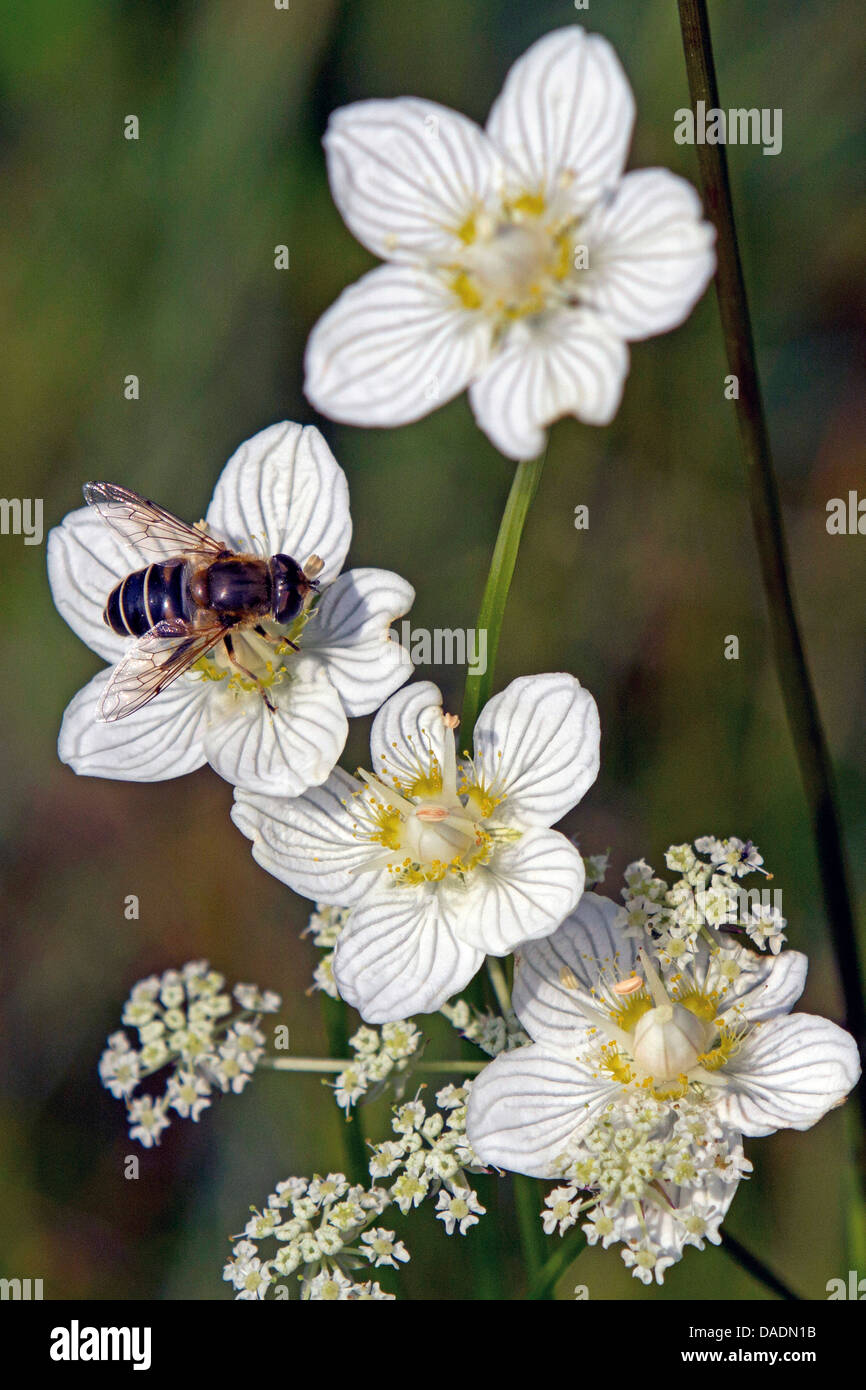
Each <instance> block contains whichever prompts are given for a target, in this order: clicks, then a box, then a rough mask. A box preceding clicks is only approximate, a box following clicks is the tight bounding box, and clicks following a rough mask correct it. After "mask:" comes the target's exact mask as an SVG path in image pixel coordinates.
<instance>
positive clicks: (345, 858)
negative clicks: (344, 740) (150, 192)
mask: <svg viewBox="0 0 866 1390" xmlns="http://www.w3.org/2000/svg"><path fill="white" fill-rule="evenodd" d="M360 786H361V784H360V782H356V781H355V779H354V777H349V776H348V774H347V773H345V772H343V771H342V769H341V768H339V767H338V768H335V769H334V771H333V772H332V773H331V776H330V777H329V778H328V780H327V782H325V783H323V785H322V786H320V787H310V789H309V790H308V791H307V792H305V793H304V795H303V796H301V797H295V798H291V799H289V798H285V797H274V796H261V795H259V794H257V793H252V792H246V791H242V790H236V791H235V804H234V807H233V808H232V820H233V821H234V823H235V825H236V826H237V827H238V829H239V830H241V831H242V832H243V834H244V835H246V836H247V837H248V839H250V840H252V841H253V858H254V859H255V860H256V863H258V864H261V866H262V868H263V869H267V871H268V873H271V874H273V875H274V877H275V878H278V879H279V880H280V882H281V883H287V884H288V886H289V887H290V888H293V889H294V891H295V892H296V893H300V894H302V895H303V897H305V898H312V900H313V901H314V902H321V903H327V904H329V905H330V906H337V907H351V906H352V904H353V903H355V902H357V901H358V899H359V898H361V897H363V896H364V895H365V893H368V892H369V891H370V890H371V887H374V886H375V884H376V879H377V878H379V877H381V874H380V871H379V870H375V871H373V872H372V873H370V872H367V873H365V872H364V871H363V866H364V864H365V863H366V862H367V861H368V860H369V858H370V846H369V845H368V844H362V843H360V842H359V841H358V840H356V839H355V838H354V834H353V827H354V823H355V822H354V817H353V816H352V814H351V811H350V810H349V809H347V806H346V803H347V802H348V803H349V805H350V806H351V797H352V793H353V792H355V791H358V790H359V789H360Z"/></svg>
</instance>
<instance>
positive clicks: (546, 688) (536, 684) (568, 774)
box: [475, 672, 601, 825]
mask: <svg viewBox="0 0 866 1390" xmlns="http://www.w3.org/2000/svg"><path fill="white" fill-rule="evenodd" d="M600 738H601V732H600V728H599V720H598V709H597V707H596V703H595V700H594V699H593V698H592V696H591V695H590V693H589V691H588V690H584V689H583V687H582V686H581V684H580V682H579V681H578V680H576V679H575V678H574V676H569V675H566V674H564V673H561V672H556V673H553V674H551V675H543V676H520V677H518V679H517V680H514V681H512V682H511V684H510V685H509V686H507V687H506V689H505V690H503V691H502V692H501V693H500V694H499V695H494V696H493V699H492V700H490V701H488V703H487V704H486V705H485V707H484V709H483V710H482V711H481V714H480V716H479V719H478V723H477V724H476V726H475V757H476V767H478V768H479V769H483V774H484V776H485V779H486V780H489V781H491V782H492V781H493V780H494V779H495V784H496V794H497V796H502V795H503V794H504V796H505V800H504V802H502V803H501V804H500V805H499V806H497V808H496V811H495V812H494V814H495V816H496V819H497V820H507V821H509V822H515V823H517V824H520V825H553V824H554V822H555V821H558V820H560V819H561V817H562V816H564V815H565V814H566V812H567V811H570V810H571V808H572V806H575V805H576V804H577V802H578V801H580V799H581V797H582V796H583V795H584V793H585V792H586V791H587V789H588V788H589V787H591V786H592V784H593V782H594V781H595V779H596V777H597V776H598V767H599V741H600Z"/></svg>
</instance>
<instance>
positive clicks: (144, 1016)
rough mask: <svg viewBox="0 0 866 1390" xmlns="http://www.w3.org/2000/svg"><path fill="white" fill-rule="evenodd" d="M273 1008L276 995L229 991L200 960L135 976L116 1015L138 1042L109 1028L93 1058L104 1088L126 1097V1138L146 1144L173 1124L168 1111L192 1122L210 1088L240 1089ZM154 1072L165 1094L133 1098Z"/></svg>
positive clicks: (260, 1051) (252, 989)
mask: <svg viewBox="0 0 866 1390" xmlns="http://www.w3.org/2000/svg"><path fill="white" fill-rule="evenodd" d="M279 1007H280V997H279V995H278V994H274V993H273V992H272V991H270V990H268V991H265V992H264V993H262V992H261V991H260V990H259V989H258V988H257V987H256V986H255V985H244V984H238V985H235V987H234V989H233V990H232V992H231V994H228V993H227V992H226V990H225V978H224V976H222V975H220V974H219V972H218V971H216V970H211V968H210V966H209V965H208V962H207V961H204V960H199V961H190V962H189V963H188V964H187V965H184V966H183V968H182V969H181V970H166V971H165V972H164V974H162V975H151V976H149V977H148V979H146V980H140V981H139V982H138V984H137V985H135V986H134V987H133V989H132V993H131V994H130V996H129V998H128V1000H127V1001H126V1004H125V1006H124V1010H123V1015H122V1021H123V1023H124V1024H125V1025H126V1026H127V1027H128V1028H133V1029H135V1030H136V1032H137V1033H138V1044H139V1045H138V1047H133V1046H132V1044H131V1042H130V1039H129V1036H128V1034H127V1033H126V1032H123V1031H120V1032H117V1033H112V1035H111V1037H110V1038H109V1039H108V1047H107V1048H106V1050H105V1051H104V1052H103V1054H102V1057H101V1059H100V1062H99V1075H100V1078H101V1079H102V1083H103V1085H104V1086H105V1087H106V1089H107V1090H109V1091H110V1092H111V1094H112V1095H113V1096H116V1097H117V1098H118V1099H119V1100H124V1101H125V1102H126V1107H127V1111H128V1114H129V1132H130V1136H131V1137H132V1138H133V1139H137V1140H138V1142H139V1143H140V1144H142V1145H143V1146H144V1147H145V1148H147V1149H149V1148H152V1147H153V1145H154V1144H158V1143H159V1141H160V1136H161V1135H162V1133H163V1131H164V1130H166V1129H168V1126H169V1124H170V1123H171V1120H170V1117H169V1112H170V1111H172V1110H173V1111H174V1112H175V1116H176V1117H180V1118H182V1119H192V1120H196V1121H197V1120H198V1119H199V1117H200V1115H201V1114H202V1111H204V1110H206V1109H207V1108H208V1106H209V1105H210V1104H211V1097H212V1095H213V1094H214V1092H216V1093H217V1094H218V1093H219V1092H220V1091H223V1092H225V1091H233V1092H234V1093H235V1094H238V1093H239V1092H240V1091H242V1090H243V1088H244V1087H245V1086H246V1084H247V1082H248V1081H250V1080H251V1079H252V1075H253V1072H254V1071H255V1069H256V1066H257V1065H258V1063H259V1061H260V1060H261V1058H262V1057H263V1056H264V1051H265V1037H264V1034H263V1033H262V1032H261V1030H260V1028H259V1020H260V1017H261V1015H262V1014H265V1013H274V1012H276V1010H277V1009H278V1008H279ZM159 1072H166V1073H167V1080H166V1084H165V1089H164V1091H163V1092H162V1093H161V1094H158V1095H155V1094H153V1092H152V1089H150V1090H149V1091H148V1092H147V1093H142V1094H140V1095H136V1092H137V1091H138V1090H139V1088H140V1087H141V1086H142V1083H143V1082H145V1081H147V1080H149V1079H150V1078H151V1077H154V1076H156V1074H157V1073H159Z"/></svg>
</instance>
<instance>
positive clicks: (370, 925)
mask: <svg viewBox="0 0 866 1390" xmlns="http://www.w3.org/2000/svg"><path fill="white" fill-rule="evenodd" d="M483 959H484V955H483V952H481V951H476V950H474V949H473V948H472V947H471V946H467V945H465V944H464V943H463V942H462V941H460V940H458V939H457V937H455V936H454V934H453V932H452V931H451V930H450V929H449V927H448V925H447V924H446V923H445V922H444V921H443V920H442V918H441V917H440V915H439V913H438V911H437V907H436V899H435V897H434V896H433V895H432V894H430V893H429V892H427V891H426V890H425V889H423V888H419V889H412V888H405V889H402V888H391V889H390V891H386V892H384V893H375V894H373V896H372V897H370V898H369V899H367V900H366V901H364V902H363V903H361V904H360V906H358V907H356V908H353V910H352V914H351V916H350V918H349V920H348V922H347V923H346V926H345V927H344V929H343V931H342V932H341V934H340V939H339V941H338V942H337V948H336V953H335V956H334V978H335V980H336V981H337V988H338V989H339V991H340V994H341V995H342V997H343V998H344V999H345V1000H346V1002H347V1003H349V1004H352V1005H353V1006H354V1007H355V1008H356V1009H358V1010H359V1011H360V1013H361V1014H362V1015H363V1017H364V1018H365V1019H366V1020H367V1022H368V1023H389V1022H393V1021H395V1020H397V1019H403V1018H408V1017H409V1015H410V1014H419V1013H422V1014H423V1013H433V1012H434V1011H435V1010H436V1009H438V1008H440V1007H441V1006H442V1004H444V1003H445V1001H446V1000H447V999H450V998H451V996H452V995H453V994H456V993H457V992H458V990H461V989H463V987H464V985H466V984H467V983H468V982H469V980H471V978H472V976H473V975H474V974H475V972H476V971H477V969H478V967H479V966H480V965H481V962H482V961H483Z"/></svg>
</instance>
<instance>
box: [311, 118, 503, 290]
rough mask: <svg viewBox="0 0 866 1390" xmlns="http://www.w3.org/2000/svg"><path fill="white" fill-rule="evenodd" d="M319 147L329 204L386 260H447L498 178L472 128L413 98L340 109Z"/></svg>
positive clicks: (486, 146) (487, 147) (490, 152)
mask: <svg viewBox="0 0 866 1390" xmlns="http://www.w3.org/2000/svg"><path fill="white" fill-rule="evenodd" d="M324 144H325V153H326V157H327V161H328V177H329V178H330V181H331V192H332V193H333V196H334V202H335V203H336V204H337V207H338V208H339V209H340V212H341V213H342V214H343V218H344V219H345V221H346V223H347V225H348V226H349V227H350V228H351V230H352V231H353V232H354V234H355V236H356V237H357V238H358V240H359V241H361V242H363V244H364V245H365V246H367V247H368V248H369V249H370V250H371V251H372V252H373V253H374V254H375V255H377V256H381V257H382V259H383V260H394V261H407V260H409V261H413V260H414V261H418V260H428V259H432V260H437V261H445V262H448V261H452V260H453V259H454V257H455V255H456V254H457V253H458V252H459V251H460V249H461V248H462V245H463V243H462V242H461V240H460V237H459V231H460V229H461V227H463V225H464V224H465V223H466V221H467V219H468V218H469V217H471V215H472V213H473V211H474V209H475V208H476V207H477V206H478V204H479V203H481V202H483V201H484V199H485V198H486V197H487V195H488V194H489V193H490V192H491V190H493V189H494V188H495V187H496V186H497V183H498V181H499V179H500V178H501V174H500V169H499V160H498V157H497V154H496V152H495V150H494V149H493V147H492V146H491V144H490V142H489V141H488V139H487V137H486V136H485V134H484V132H483V131H482V130H481V129H480V127H479V126H477V125H476V124H475V123H474V121H470V120H469V119H468V118H467V117H466V116H461V115H460V114H459V112H457V111H450V110H449V109H448V107H446V106H439V105H438V104H437V103H436V102H435V101H424V100H421V99H419V98H417V97H398V98H397V99H396V100H392V101H376V100H374V101H359V102H355V103H354V105H352V106H344V107H341V108H340V110H338V111H335V112H334V114H333V115H332V116H331V119H330V121H329V122H328V129H327V131H326V132H325V140H324Z"/></svg>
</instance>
